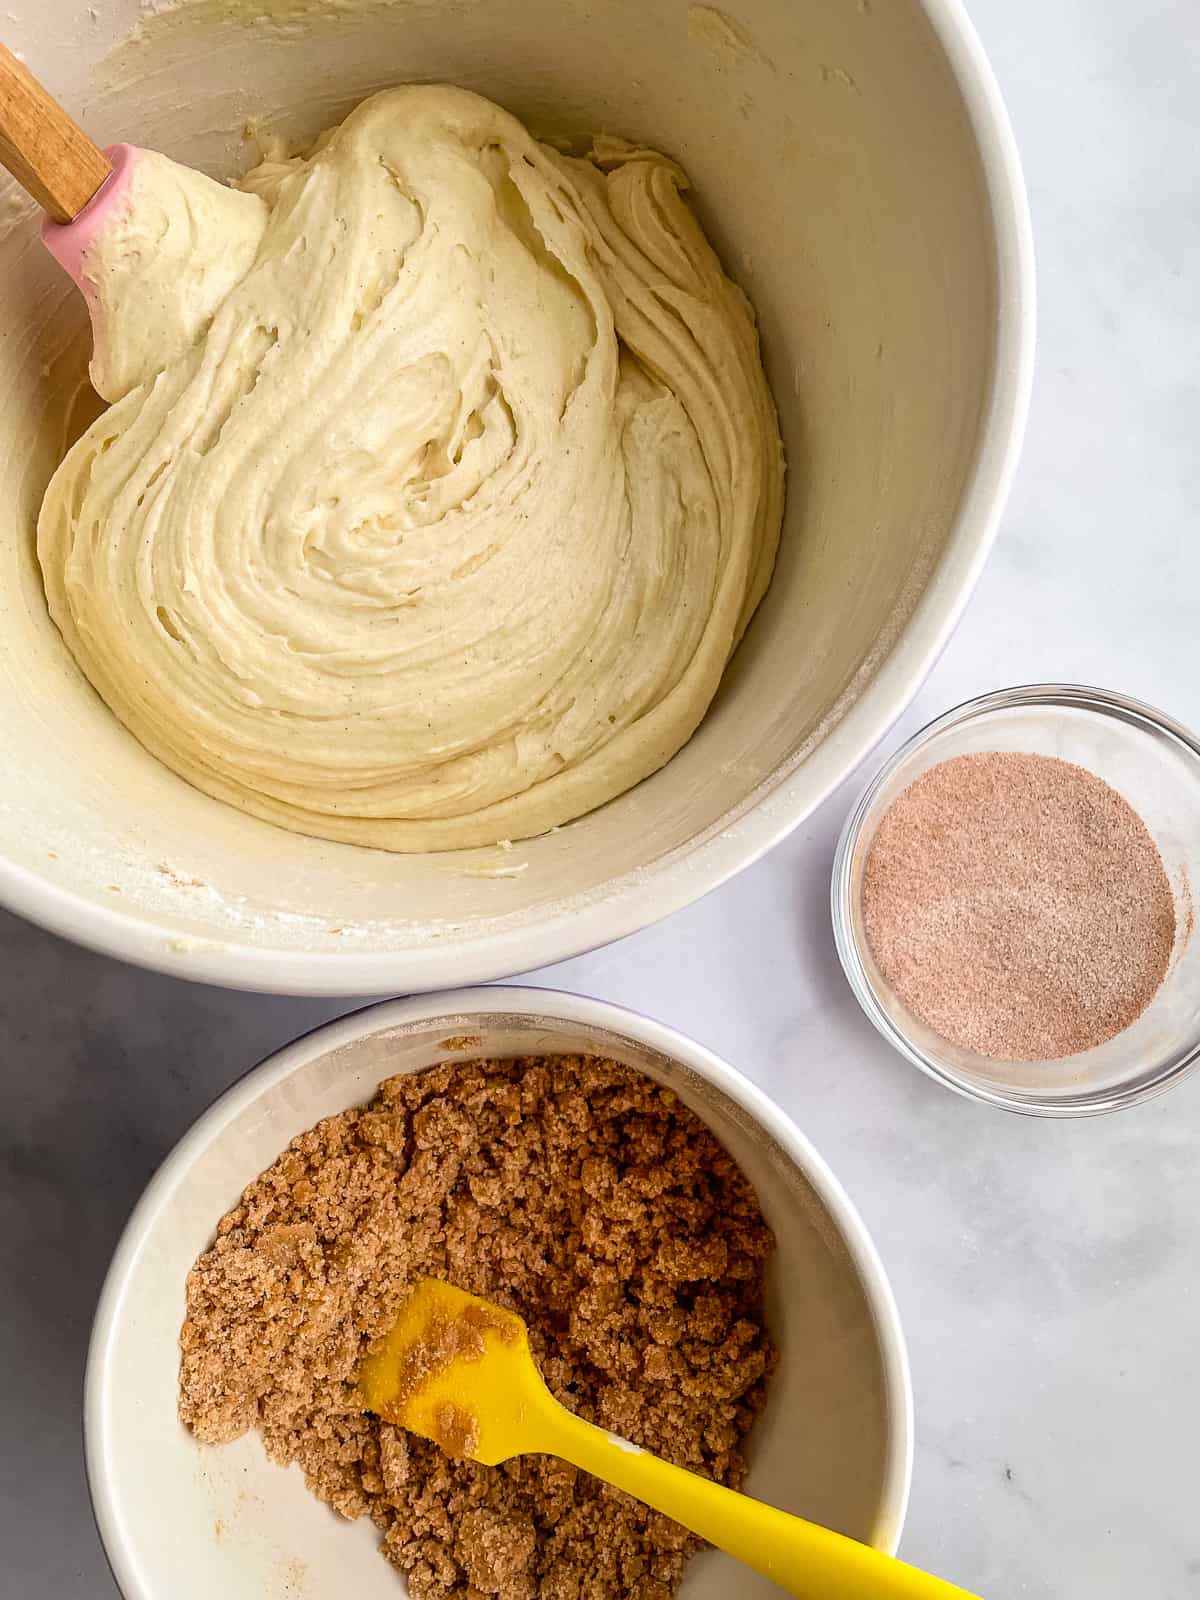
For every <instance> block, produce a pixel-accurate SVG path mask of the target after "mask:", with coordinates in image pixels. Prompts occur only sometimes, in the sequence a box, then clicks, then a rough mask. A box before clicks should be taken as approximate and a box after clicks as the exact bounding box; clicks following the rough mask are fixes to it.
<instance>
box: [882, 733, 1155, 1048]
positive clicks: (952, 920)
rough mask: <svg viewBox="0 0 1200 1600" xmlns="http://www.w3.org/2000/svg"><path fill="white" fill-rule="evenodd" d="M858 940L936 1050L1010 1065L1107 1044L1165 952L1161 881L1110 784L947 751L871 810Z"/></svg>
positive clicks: (1079, 773)
mask: <svg viewBox="0 0 1200 1600" xmlns="http://www.w3.org/2000/svg"><path fill="white" fill-rule="evenodd" d="M862 909H863V920H864V923H865V925H866V933H867V940H868V942H869V944H870V947H871V952H872V954H873V955H874V957H875V960H876V962H877V963H878V965H879V969H880V971H881V972H882V973H883V976H884V977H885V978H886V979H887V981H888V983H889V984H890V985H891V986H892V988H893V989H894V990H895V992H896V994H897V996H898V997H899V998H900V1000H902V1001H903V1003H904V1004H905V1005H906V1006H907V1007H908V1008H909V1010H910V1011H912V1012H913V1013H914V1014H915V1015H916V1016H918V1017H920V1019H921V1020H922V1021H923V1022H924V1023H926V1024H927V1025H928V1026H929V1027H930V1028H932V1029H933V1030H934V1031H935V1032H936V1033H938V1034H940V1035H941V1037H942V1038H943V1039H948V1040H949V1041H950V1042H951V1043H953V1044H956V1045H959V1046H961V1047H962V1048H963V1049H966V1050H975V1051H978V1052H979V1053H980V1054H981V1055H985V1056H991V1057H995V1058H1004V1059H1007V1060H1012V1061H1037V1060H1056V1059H1058V1058H1060V1057H1063V1056H1069V1055H1075V1054H1077V1053H1078V1052H1079V1051H1082V1050H1089V1049H1091V1048H1092V1047H1093V1046H1095V1045H1098V1044H1103V1042H1104V1041H1105V1040H1106V1039H1111V1038H1113V1037H1114V1036H1115V1035H1116V1034H1118V1033H1120V1032H1121V1031H1122V1030H1123V1029H1125V1028H1127V1027H1128V1026H1129V1025H1130V1023H1132V1022H1134V1021H1135V1020H1136V1019H1137V1018H1138V1017H1139V1016H1140V1015H1141V1013H1142V1012H1143V1011H1144V1010H1145V1009H1146V1007H1147V1005H1149V1003H1150V1001H1151V999H1152V998H1153V996H1154V993H1155V991H1156V990H1157V989H1158V986H1159V984H1161V982H1162V980H1163V978H1164V976H1165V975H1166V971H1167V968H1168V966H1169V964H1170V960H1171V952H1172V949H1173V947H1174V943H1175V903H1174V897H1173V896H1172V893H1171V885H1170V881H1169V880H1168V878H1167V874H1166V870H1165V869H1164V867H1163V863H1162V858H1161V857H1160V855H1159V853H1158V849H1157V847H1156V846H1155V843H1154V840H1153V839H1152V838H1151V837H1150V834H1149V832H1148V831H1147V829H1146V825H1145V823H1144V822H1143V821H1142V819H1141V818H1140V817H1139V816H1138V814H1137V813H1136V812H1135V811H1134V810H1133V809H1132V808H1131V807H1130V806H1129V805H1128V804H1127V803H1126V801H1124V800H1123V799H1122V798H1121V796H1120V795H1119V794H1118V793H1117V792H1116V790H1115V789H1112V788H1110V787H1109V785H1108V784H1106V783H1104V782H1103V781H1102V780H1101V779H1099V778H1097V777H1096V776H1095V775H1094V774H1093V773H1091V772H1088V771H1086V770H1085V769H1084V768H1083V767H1078V766H1074V765H1072V764H1071V763H1070V762H1067V761H1059V760H1057V759H1055V758H1053V757H1050V756H1039V755H1022V754H1010V753H1002V752H992V753H987V754H982V755H963V756H955V757H954V758H953V759H952V760H950V761H943V762H942V763H941V764H940V765H939V766H936V767H932V768H931V769H930V770H929V771H928V772H926V773H923V774H922V776H921V777H919V778H918V779H916V781H915V782H914V783H912V784H910V785H909V787H908V788H907V789H905V790H904V792H903V793H902V794H901V795H900V796H899V798H898V799H896V800H895V801H893V803H892V805H891V806H890V807H889V808H888V810H887V812H886V813H885V814H884V817H883V820H882V822H881V823H880V824H879V828H878V831H877V832H876V834H875V838H874V840H873V842H872V845H871V851H870V854H869V856H868V858H867V865H866V869H865V872H864V876H863V887H862Z"/></svg>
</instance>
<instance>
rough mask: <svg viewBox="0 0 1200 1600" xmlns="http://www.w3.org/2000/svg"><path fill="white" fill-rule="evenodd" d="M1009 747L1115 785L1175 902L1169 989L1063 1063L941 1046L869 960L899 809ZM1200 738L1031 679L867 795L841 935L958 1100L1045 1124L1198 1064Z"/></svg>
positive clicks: (895, 1027)
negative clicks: (985, 755) (867, 890)
mask: <svg viewBox="0 0 1200 1600" xmlns="http://www.w3.org/2000/svg"><path fill="white" fill-rule="evenodd" d="M993 750H1006V751H1022V752H1026V753H1029V754H1034V755H1045V756H1058V757H1059V758H1060V759H1061V760H1063V761H1072V762H1074V763H1076V764H1077V765H1078V766H1081V767H1086V768H1087V769H1088V770H1089V771H1090V772H1093V773H1095V774H1096V776H1097V777H1099V778H1103V780H1104V781H1105V782H1106V783H1108V784H1110V785H1111V786H1112V787H1113V788H1114V789H1116V790H1117V791H1118V793H1120V794H1121V795H1122V796H1123V797H1124V798H1125V800H1127V801H1128V803H1129V804H1130V805H1131V806H1132V807H1133V809H1134V810H1135V811H1136V812H1137V813H1138V814H1139V816H1140V817H1141V818H1142V820H1143V822H1144V823H1145V824H1146V827H1147V828H1148V829H1149V831H1150V834H1151V836H1152V838H1153V839H1154V842H1155V844H1156V845H1157V846H1158V850H1159V853H1160V854H1161V856H1162V859H1163V865H1164V866H1165V868H1166V870H1167V876H1168V878H1169V879H1170V882H1171V888H1172V891H1173V893H1174V896H1175V926H1176V934H1175V948H1174V949H1173V951H1172V952H1171V962H1170V965H1169V967H1168V969H1167V975H1166V977H1165V978H1164V979H1163V982H1162V985H1161V987H1160V988H1159V990H1158V992H1157V993H1156V994H1155V996H1154V998H1153V999H1152V1000H1151V1002H1150V1004H1149V1005H1148V1006H1147V1008H1146V1010H1145V1011H1144V1012H1143V1013H1142V1015H1141V1016H1140V1017H1139V1018H1138V1019H1137V1021H1136V1022H1134V1023H1132V1024H1131V1025H1130V1026H1129V1027H1128V1028H1126V1029H1125V1030H1124V1031H1123V1032H1122V1033H1119V1034H1117V1035H1116V1036H1115V1037H1114V1038H1112V1039H1109V1040H1107V1041H1106V1042H1105V1043H1104V1044H1101V1045H1097V1046H1096V1048H1095V1049H1093V1050H1086V1051H1083V1052H1081V1053H1080V1054H1079V1055H1074V1056H1067V1057H1065V1058H1064V1059H1062V1060H1060V1061H1003V1060H992V1059H990V1058H988V1057H987V1056H982V1055H978V1054H976V1053H975V1052H974V1051H971V1050H964V1049H961V1048H959V1047H958V1046H957V1045H954V1044H951V1043H950V1042H949V1041H948V1040H946V1039H942V1038H941V1037H939V1036H938V1035H937V1034H936V1033H934V1032H933V1031H932V1030H931V1029H930V1028H928V1027H927V1026H926V1025H925V1024H924V1023H923V1022H921V1021H920V1020H919V1019H918V1018H917V1017H915V1016H914V1015H913V1014H912V1012H911V1011H909V1010H908V1008H907V1007H906V1006H905V1005H904V1004H903V1003H902V1002H901V1001H900V1000H899V999H898V998H897V997H896V995H895V994H894V993H893V991H892V989H891V987H890V986H889V984H888V983H887V981H886V979H885V978H884V977H883V975H882V973H881V972H880V971H879V968H878V967H877V965H876V964H875V960H874V958H873V956H872V954H871V948H870V945H869V944H868V942H867V937H866V930H865V928H864V926H863V917H862V904H861V897H862V881H863V872H864V869H865V867H866V862H867V857H868V855H869V854H870V850H871V844H872V841H873V840H874V837H875V830H876V829H877V827H878V826H879V823H880V822H881V821H882V819H883V815H884V813H885V812H886V811H887V809H888V807H889V806H890V805H891V803H892V801H893V800H894V799H895V798H896V796H897V795H899V794H900V793H901V792H902V791H903V790H904V789H906V788H907V787H908V785H909V784H910V783H912V782H913V780H914V779H915V778H918V777H920V775H921V774H922V773H923V772H926V771H927V770H928V769H929V768H930V767H934V766H937V765H938V763H939V762H942V761H946V760H948V759H949V758H950V757H952V756H959V755H966V754H968V753H975V752H982V751H993ZM1193 885H1198V886H1200V742H1197V740H1196V738H1195V736H1194V735H1193V734H1191V733H1189V732H1188V731H1187V729H1186V728H1182V727H1180V725H1179V724H1178V723H1177V722H1173V721H1172V720H1171V718H1170V717H1167V716H1164V715H1163V713H1162V712H1161V711H1155V710H1153V709H1152V708H1151V707H1150V706H1146V705H1142V704H1141V703H1140V702H1139V701H1137V700H1130V699H1128V698H1127V697H1126V696H1125V695H1121V694H1114V693H1111V692H1109V691H1107V690H1104V689H1089V688H1084V687H1081V686H1079V685H1075V684H1063V683H1043V684H1030V685H1027V686H1025V687H1022V688H1016V689H1000V690H997V691H996V692H995V693H994V694H986V695H982V696H981V697H980V698H979V699H977V700H968V701H967V702H966V704H964V705H961V706H957V707H956V708H955V709H954V710H953V711H948V712H946V714H945V715H944V716H941V717H938V718H937V720H936V721H934V722H931V723H930V724H929V725H928V726H927V727H925V728H923V729H922V730H921V732H920V733H918V734H917V735H916V736H915V737H914V738H912V739H910V740H909V741H908V743H907V744H906V745H904V746H903V748H902V749H900V750H898V751H897V752H896V754H895V755H894V756H893V757H892V758H891V760H890V761H888V762H887V764H886V765H885V766H884V767H883V769H882V770H881V771H880V772H879V773H878V774H877V775H876V777H875V778H874V779H873V780H872V782H871V783H870V784H869V785H868V786H867V790H866V792H865V793H864V795H863V796H862V798H861V799H860V800H859V802H858V804H857V805H856V806H855V807H854V809H853V811H852V812H851V813H850V816H849V818H848V820H847V822H846V826H845V828H844V829H843V831H842V836H841V839H840V840H839V842H838V847H837V854H836V855H835V857H834V863H833V931H834V937H835V939H836V941H837V948H838V955H839V956H840V957H841V961H842V966H843V967H844V968H845V971H846V976H847V978H848V979H849V980H850V987H851V988H852V989H853V990H854V993H855V995H856V996H857V998H858V1001H859V1004H860V1005H861V1006H862V1008H863V1010H864V1011H865V1012H866V1014H867V1016H868V1017H869V1018H870V1019H871V1021H872V1022H873V1023H874V1024H875V1026H876V1028H878V1030H879V1032H880V1033H881V1034H882V1035H883V1036H884V1038H885V1039H887V1040H888V1042H889V1043H890V1044H892V1045H894V1046H895V1047H896V1049H897V1050H899V1051H900V1053H901V1055H904V1056H907V1057H908V1059H909V1060H910V1061H911V1062H913V1064H914V1065H915V1066H918V1067H920V1068H921V1070H922V1071H923V1072H927V1073H929V1075H930V1076H931V1077H933V1078H936V1079H937V1080H938V1081H939V1082H940V1083H944V1084H946V1085H947V1087H948V1088H951V1089H954V1090H956V1091H957V1092H958V1093H959V1094H964V1095H968V1096H970V1097H971V1098H972V1099H975V1100H985V1101H987V1102H988V1104H990V1105H994V1106H1001V1107H1003V1108H1004V1109H1005V1110H1007V1111H1021V1112H1025V1113H1027V1114H1029V1115H1033V1116H1043V1117H1071V1116H1089V1115H1093V1114H1095V1113H1098V1112H1101V1111H1117V1110H1119V1109H1120V1108H1121V1107H1123V1106H1130V1105H1134V1104H1136V1103H1137V1102H1138V1101H1140V1100H1148V1099H1150V1098H1151V1097H1152V1096H1153V1095H1156V1094H1161V1093H1162V1092H1163V1090H1165V1089H1168V1088H1169V1087H1170V1086H1171V1085H1172V1084H1173V1083H1176V1082H1178V1080H1179V1079H1180V1078H1182V1077H1183V1076H1184V1075H1185V1074H1186V1073H1187V1072H1188V1071H1190V1070H1191V1068H1193V1067H1195V1066H1196V1065H1197V1064H1198V1063H1200V938H1198V937H1197V936H1196V935H1195V934H1194V932H1193V927H1192V924H1193V912H1192V894H1193Z"/></svg>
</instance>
